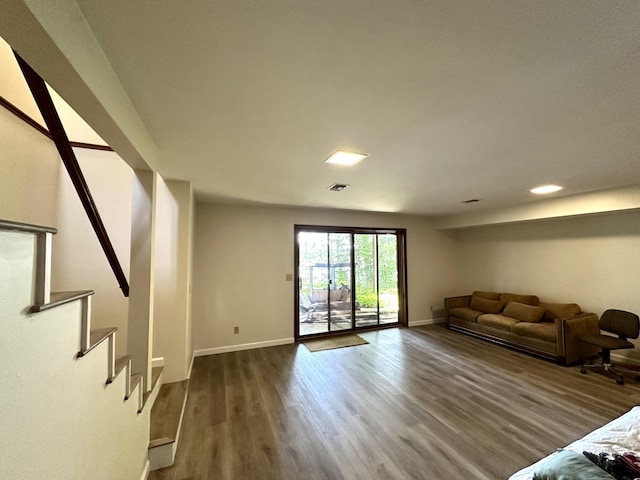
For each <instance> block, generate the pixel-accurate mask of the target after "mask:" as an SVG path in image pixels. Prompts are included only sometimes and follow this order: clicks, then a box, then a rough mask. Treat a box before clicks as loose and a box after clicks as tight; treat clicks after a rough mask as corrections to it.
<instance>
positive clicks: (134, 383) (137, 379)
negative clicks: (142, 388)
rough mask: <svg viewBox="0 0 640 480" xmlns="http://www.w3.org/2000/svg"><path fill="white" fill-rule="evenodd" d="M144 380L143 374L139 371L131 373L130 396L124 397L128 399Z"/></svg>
mask: <svg viewBox="0 0 640 480" xmlns="http://www.w3.org/2000/svg"><path fill="white" fill-rule="evenodd" d="M141 381H142V375H140V374H139V373H134V374H132V375H131V392H130V393H129V395H128V396H126V397H124V399H125V400H128V399H129V398H130V397H131V394H132V393H133V392H134V391H135V389H136V387H137V386H138V385H139V384H140V382H141Z"/></svg>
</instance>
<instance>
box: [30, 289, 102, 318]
mask: <svg viewBox="0 0 640 480" xmlns="http://www.w3.org/2000/svg"><path fill="white" fill-rule="evenodd" d="M94 293H95V292H94V291H93V290H73V291H69V292H51V299H50V301H49V303H36V304H35V305H33V306H32V307H31V308H30V309H29V312H31V313H36V312H42V311H44V310H49V309H50V308H54V307H58V306H60V305H64V304H65V303H69V302H73V301H75V300H80V299H81V298H84V297H88V296H90V295H93V294H94Z"/></svg>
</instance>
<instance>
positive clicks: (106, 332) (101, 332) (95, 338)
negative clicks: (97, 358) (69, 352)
mask: <svg viewBox="0 0 640 480" xmlns="http://www.w3.org/2000/svg"><path fill="white" fill-rule="evenodd" d="M117 330H118V328H117V327H108V328H94V329H92V330H91V333H90V335H89V348H87V349H86V350H81V351H79V352H78V357H84V356H85V355H86V354H87V353H89V352H90V351H91V350H93V349H94V348H96V347H97V346H98V345H100V344H101V343H102V342H103V341H104V340H106V339H107V338H109V337H110V336H111V335H113V334H114V333H115V332H116V331H117ZM131 389H132V390H133V387H131Z"/></svg>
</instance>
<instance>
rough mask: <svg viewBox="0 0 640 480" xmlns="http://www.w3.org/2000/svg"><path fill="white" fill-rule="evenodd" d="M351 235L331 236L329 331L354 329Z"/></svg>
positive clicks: (331, 234) (333, 234)
mask: <svg viewBox="0 0 640 480" xmlns="http://www.w3.org/2000/svg"><path fill="white" fill-rule="evenodd" d="M351 307H352V304H351V234H350V233H330V234H329V319H330V321H329V330H330V331H336V330H350V329H352V328H353V317H352V308H351Z"/></svg>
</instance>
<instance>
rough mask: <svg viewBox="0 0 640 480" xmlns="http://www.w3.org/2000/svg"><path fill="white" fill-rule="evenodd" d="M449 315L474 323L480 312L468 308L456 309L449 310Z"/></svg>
mask: <svg viewBox="0 0 640 480" xmlns="http://www.w3.org/2000/svg"><path fill="white" fill-rule="evenodd" d="M449 315H451V316H453V317H456V318H460V319H461V320H466V321H467V322H475V321H476V320H477V319H478V317H479V316H480V315H482V312H479V311H478V310H472V309H470V308H469V307H456V308H452V309H451V310H449Z"/></svg>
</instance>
